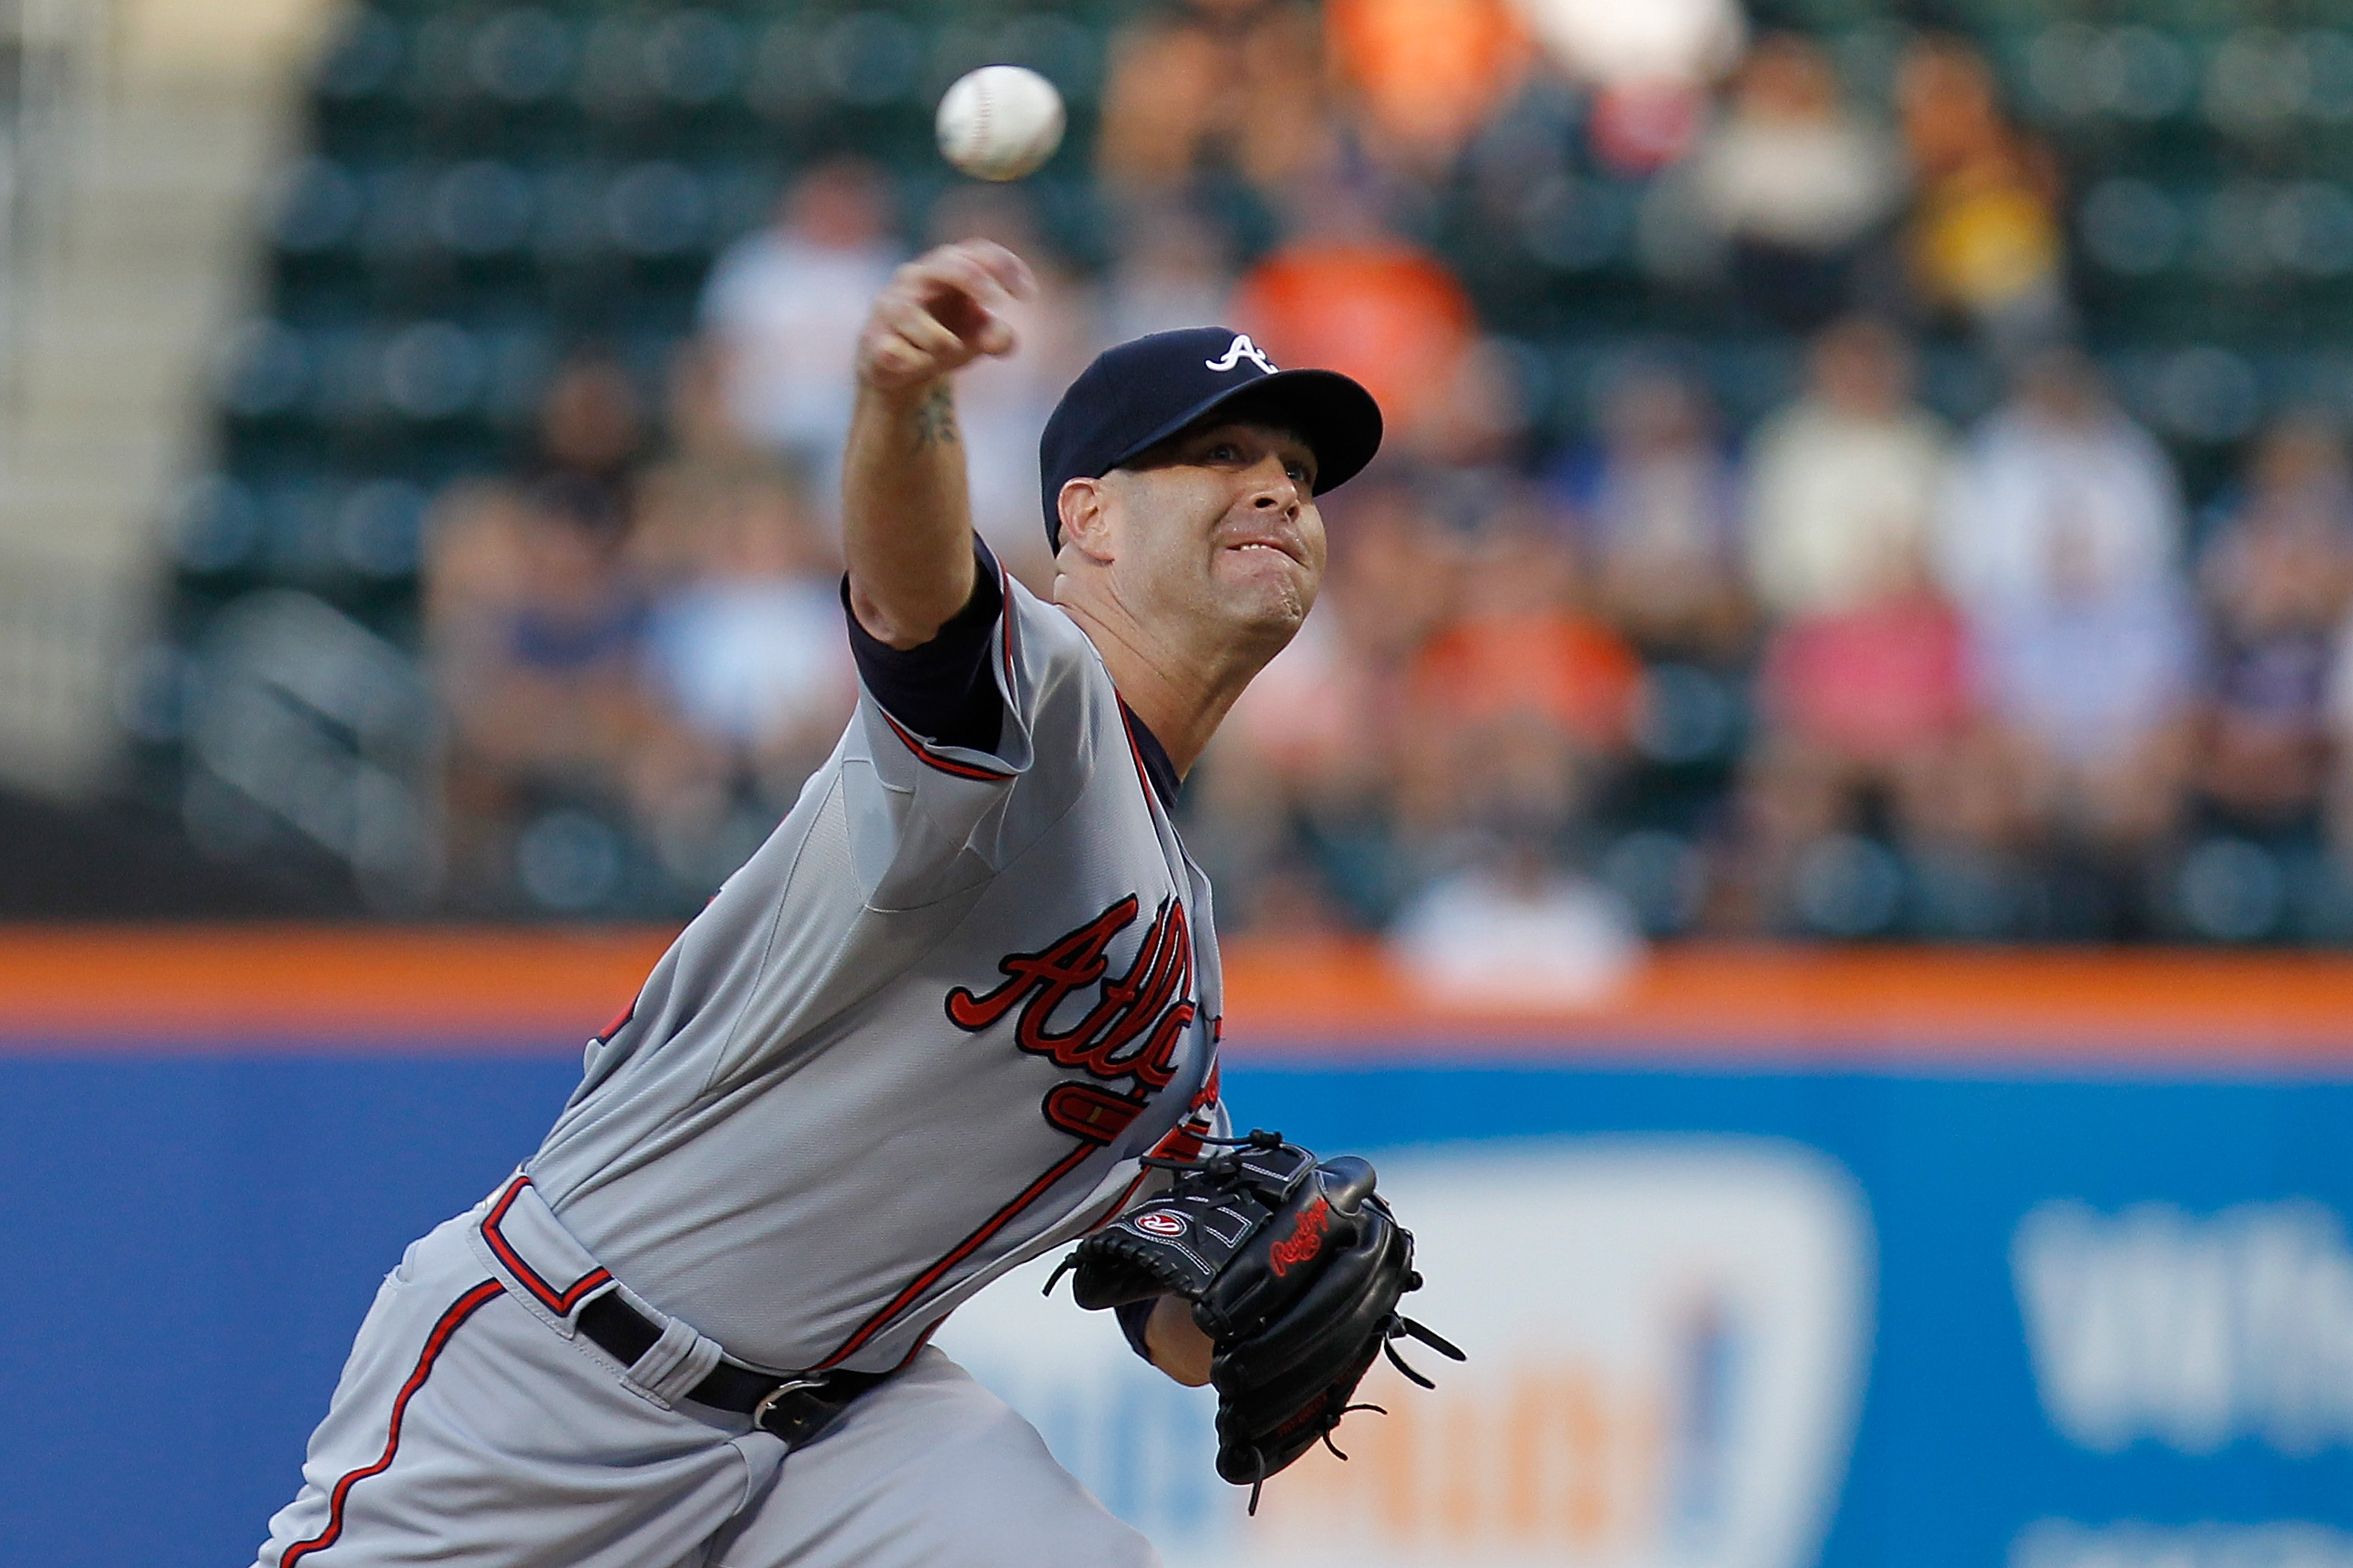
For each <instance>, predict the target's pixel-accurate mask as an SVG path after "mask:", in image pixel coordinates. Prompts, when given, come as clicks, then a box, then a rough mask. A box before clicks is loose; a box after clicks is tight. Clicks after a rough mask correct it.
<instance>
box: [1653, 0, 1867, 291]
mask: <svg viewBox="0 0 2353 1568" xmlns="http://www.w3.org/2000/svg"><path fill="white" fill-rule="evenodd" d="M1685 168H1686V172H1685V173H1684V174H1683V176H1682V178H1683V180H1685V181H1687V182H1688V185H1689V190H1690V199H1692V200H1693V201H1694V204H1695V205H1696V207H1697V208H1698V212H1699V216H1700V217H1701V220H1702V222H1703V223H1704V225H1705V227H1706V228H1708V229H1709V230H1710V231H1711V232H1712V233H1713V234H1715V236H1716V237H1717V238H1719V239H1720V240H1721V242H1722V243H1723V245H1724V248H1725V268H1726V270H1727V271H1728V273H1729V275H1730V281H1731V283H1732V287H1733V291H1734V292H1735V294H1736V297H1737V298H1738V299H1739V300H1740V301H1741V302H1743V303H1745V304H1746V305H1747V306H1748V307H1749V308H1751V309H1753V310H1755V311H1756V312H1757V313H1758V314H1760V315H1762V316H1764V317H1765V318H1766V319H1767V321H1770V322H1772V323H1775V324H1777V325H1778V326H1781V327H1784V328H1787V329H1788V330H1791V331H1797V332H1810V331H1812V330H1813V329H1814V328H1816V327H1819V326H1820V325H1821V324H1822V323H1825V322H1827V321H1829V320H1830V319H1831V317H1833V316H1836V315H1838V314H1840V313H1842V312H1844V311H1846V310H1848V309H1849V308H1851V307H1852V305H1853V304H1854V303H1856V301H1855V299H1854V297H1853V296H1854V292H1855V291H1854V287H1853V281H1852V273H1853V272H1854V270H1855V269H1856V266H1857V264H1858V261H1859V260H1860V259H1861V258H1862V255H1863V253H1864V251H1865V249H1866V248H1867V247H1868V246H1869V245H1870V244H1871V242H1872V241H1873V239H1875V238H1877V237H1878V234H1879V231H1880V229H1881V228H1882V226H1883V224H1884V223H1885V221H1886V220H1887V219H1888V218H1889V217H1892V216H1893V215H1894V210H1895V207H1896V204H1897V203H1898V201H1900V200H1901V198H1902V196H1903V194H1904V170H1903V167H1902V164H1901V163H1900V161H1899V159H1898V156H1897V154H1896V153H1895V151H1894V148H1893V147H1892V146H1891V145H1890V143H1889V138H1888V136H1887V134H1886V133H1885V132H1884V131H1883V130H1882V129H1881V128H1880V127H1878V126H1874V125H1873V124H1871V123H1870V122H1867V121H1865V120H1863V119H1862V118H1861V117H1860V116H1859V115H1857V114H1856V113H1855V112H1854V111H1852V110H1851V109H1850V108H1848V107H1847V106H1846V105H1845V104H1844V103H1843V102H1841V98H1840V92H1839V81H1838V76H1837V73H1836V71H1835V69H1833V67H1832V65H1831V59H1830V57H1829V55H1828V54H1826V53H1825V52H1824V51H1823V49H1822V48H1821V46H1820V45H1819V44H1816V43H1814V42H1813V41H1812V40H1810V39H1808V38H1803V37H1799V36H1797V35H1796V34H1793V33H1768V34H1767V35H1766V36H1765V37H1762V38H1760V39H1758V40H1757V44H1756V47H1755V48H1752V49H1751V50H1750V51H1749V55H1748V58H1747V59H1746V60H1745V61H1744V62H1743V63H1742V65H1741V68H1740V74H1739V76H1738V78H1737V79H1736V81H1735V83H1734V86H1733V91H1732V95H1731V101H1730V104H1729V107H1728V111H1727V112H1726V113H1725V116H1724V117H1723V118H1722V119H1721V120H1720V121H1719V122H1717V123H1716V124H1715V126H1714V127H1712V128H1711V129H1710V130H1709V131H1708V132H1706V133H1705V135H1704V138H1703V139H1702V141H1701V143H1700V146H1699V149H1698V151H1697V152H1696V153H1695V154H1694V155H1693V158H1692V160H1691V162H1690V163H1689V164H1687V165H1686V166H1685Z"/></svg>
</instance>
